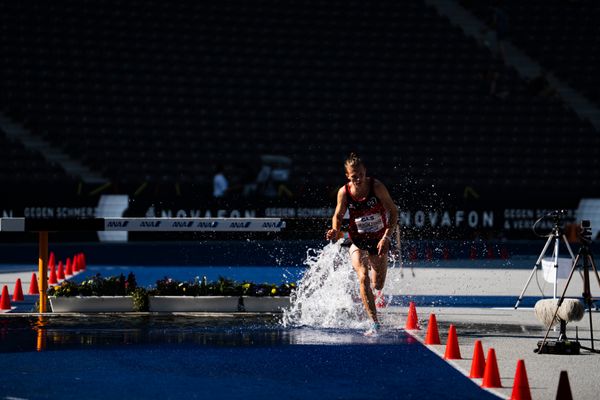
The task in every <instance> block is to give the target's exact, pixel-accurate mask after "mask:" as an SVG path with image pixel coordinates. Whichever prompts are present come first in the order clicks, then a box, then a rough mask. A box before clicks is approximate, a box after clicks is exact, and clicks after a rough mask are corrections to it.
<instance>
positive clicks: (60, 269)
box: [56, 261, 65, 281]
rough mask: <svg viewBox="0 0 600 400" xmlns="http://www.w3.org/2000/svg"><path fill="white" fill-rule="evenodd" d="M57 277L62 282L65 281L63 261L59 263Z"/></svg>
mask: <svg viewBox="0 0 600 400" xmlns="http://www.w3.org/2000/svg"><path fill="white" fill-rule="evenodd" d="M56 277H57V278H58V279H59V280H61V281H62V280H64V279H65V269H64V267H63V263H62V261H59V262H58V270H57V271H56Z"/></svg>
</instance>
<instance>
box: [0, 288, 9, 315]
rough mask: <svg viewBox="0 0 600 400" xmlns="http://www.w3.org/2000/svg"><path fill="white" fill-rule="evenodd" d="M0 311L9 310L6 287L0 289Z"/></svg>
mask: <svg viewBox="0 0 600 400" xmlns="http://www.w3.org/2000/svg"><path fill="white" fill-rule="evenodd" d="M0 310H10V299H9V298H8V286H6V285H4V287H3V288H2V299H0Z"/></svg>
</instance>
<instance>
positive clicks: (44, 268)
mask: <svg viewBox="0 0 600 400" xmlns="http://www.w3.org/2000/svg"><path fill="white" fill-rule="evenodd" d="M38 234H39V247H38V281H39V282H38V283H39V285H38V286H39V288H40V309H39V311H40V313H45V312H46V304H47V302H48V294H47V292H48V232H46V231H42V232H39V233H38Z"/></svg>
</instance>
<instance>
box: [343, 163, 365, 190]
mask: <svg viewBox="0 0 600 400" xmlns="http://www.w3.org/2000/svg"><path fill="white" fill-rule="evenodd" d="M366 175H367V170H366V169H365V167H363V166H359V167H356V168H352V167H348V168H346V177H347V178H348V180H349V181H350V182H352V184H353V185H354V186H355V187H361V186H362V185H363V184H364V183H365V177H366Z"/></svg>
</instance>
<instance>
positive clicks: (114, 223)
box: [0, 218, 285, 314]
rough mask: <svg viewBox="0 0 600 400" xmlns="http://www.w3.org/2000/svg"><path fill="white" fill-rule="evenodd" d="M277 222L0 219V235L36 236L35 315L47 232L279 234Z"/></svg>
mask: <svg viewBox="0 0 600 400" xmlns="http://www.w3.org/2000/svg"><path fill="white" fill-rule="evenodd" d="M283 228H285V222H284V221H282V220H281V219H279V218H81V219H75V218H74V219H32V218H0V232H37V234H38V242H39V245H38V287H39V289H40V299H39V303H38V304H39V312H40V313H42V314H43V313H45V312H46V311H47V310H46V309H47V300H48V295H47V293H46V292H47V290H48V280H47V276H48V232H85V231H136V232H161V231H162V232H279V231H281V230H282V229H283Z"/></svg>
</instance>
